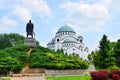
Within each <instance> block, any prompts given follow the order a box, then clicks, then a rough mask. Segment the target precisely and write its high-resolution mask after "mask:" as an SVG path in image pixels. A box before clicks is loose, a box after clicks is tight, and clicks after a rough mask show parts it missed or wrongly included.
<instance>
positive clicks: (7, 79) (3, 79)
mask: <svg viewBox="0 0 120 80" xmlns="http://www.w3.org/2000/svg"><path fill="white" fill-rule="evenodd" d="M0 80H10V78H2V79H0Z"/></svg>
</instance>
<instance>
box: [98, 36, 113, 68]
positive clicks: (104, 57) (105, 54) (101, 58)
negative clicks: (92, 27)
mask: <svg viewBox="0 0 120 80" xmlns="http://www.w3.org/2000/svg"><path fill="white" fill-rule="evenodd" d="M111 57H113V55H112V54H111V48H110V41H109V40H108V39H107V36H106V35H103V37H102V39H101V40H100V46H99V52H98V54H97V62H98V65H97V66H98V67H99V68H102V69H106V68H109V67H111V66H115V64H114V61H115V59H114V57H113V58H111ZM107 63H110V65H108V64H107Z"/></svg>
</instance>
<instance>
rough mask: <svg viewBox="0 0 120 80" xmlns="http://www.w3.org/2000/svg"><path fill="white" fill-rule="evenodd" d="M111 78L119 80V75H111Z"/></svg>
mask: <svg viewBox="0 0 120 80" xmlns="http://www.w3.org/2000/svg"><path fill="white" fill-rule="evenodd" d="M112 78H113V80H120V76H119V75H118V74H113V75H112Z"/></svg>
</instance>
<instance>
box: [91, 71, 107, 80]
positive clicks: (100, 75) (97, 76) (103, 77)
mask: <svg viewBox="0 0 120 80" xmlns="http://www.w3.org/2000/svg"><path fill="white" fill-rule="evenodd" d="M91 76H92V80H108V75H107V71H98V72H91Z"/></svg>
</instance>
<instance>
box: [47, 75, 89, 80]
mask: <svg viewBox="0 0 120 80" xmlns="http://www.w3.org/2000/svg"><path fill="white" fill-rule="evenodd" d="M46 80H90V76H56V77H53V76H51V77H46Z"/></svg>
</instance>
